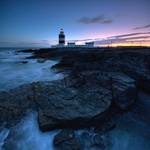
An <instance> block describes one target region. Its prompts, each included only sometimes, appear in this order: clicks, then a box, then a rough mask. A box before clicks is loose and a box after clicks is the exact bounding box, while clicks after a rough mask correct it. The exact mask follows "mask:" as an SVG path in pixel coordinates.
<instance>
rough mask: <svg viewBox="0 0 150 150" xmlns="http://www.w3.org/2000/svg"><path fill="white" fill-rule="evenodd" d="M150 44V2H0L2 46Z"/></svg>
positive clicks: (71, 0)
mask: <svg viewBox="0 0 150 150" xmlns="http://www.w3.org/2000/svg"><path fill="white" fill-rule="evenodd" d="M60 28H63V29H64V32H65V35H66V40H67V41H76V42H77V43H83V42H85V41H95V44H96V45H105V44H114V45H115V44H116V45H117V44H120V45H127V44H129V45H136V44H140V45H149V46H150V0H0V47H49V46H50V45H53V44H57V40H58V34H59V31H60Z"/></svg>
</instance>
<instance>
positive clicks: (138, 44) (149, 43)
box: [96, 42, 150, 47]
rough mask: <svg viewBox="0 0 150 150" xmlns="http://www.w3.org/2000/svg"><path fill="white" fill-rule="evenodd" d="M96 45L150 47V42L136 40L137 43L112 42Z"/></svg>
mask: <svg viewBox="0 0 150 150" xmlns="http://www.w3.org/2000/svg"><path fill="white" fill-rule="evenodd" d="M96 46H104V47H118V46H146V47H150V42H142V43H140V42H136V43H112V44H100V45H96Z"/></svg>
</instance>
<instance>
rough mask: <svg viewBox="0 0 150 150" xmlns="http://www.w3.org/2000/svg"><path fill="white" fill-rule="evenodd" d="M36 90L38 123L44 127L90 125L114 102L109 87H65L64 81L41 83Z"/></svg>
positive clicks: (47, 128) (43, 128) (45, 128)
mask: <svg viewBox="0 0 150 150" xmlns="http://www.w3.org/2000/svg"><path fill="white" fill-rule="evenodd" d="M39 86H41V87H40V88H38V89H37V90H36V93H37V97H38V100H37V104H38V106H40V107H39V111H38V113H39V117H38V121H39V125H40V128H41V129H42V130H43V131H44V130H50V129H55V128H60V127H61V128H62V127H68V128H78V127H86V126H91V125H92V122H91V120H92V119H94V118H95V117H96V116H101V114H103V113H104V112H105V111H107V110H108V109H109V107H110V105H111V99H112V98H111V95H110V91H109V90H107V89H104V88H102V87H99V89H94V88H93V89H83V88H82V89H80V90H79V89H76V88H72V87H64V83H63V82H60V84H59V86H58V82H57V85H56V84H51V86H49V85H48V84H41V85H39Z"/></svg>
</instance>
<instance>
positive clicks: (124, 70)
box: [0, 47, 150, 150]
mask: <svg viewBox="0 0 150 150" xmlns="http://www.w3.org/2000/svg"><path fill="white" fill-rule="evenodd" d="M23 52H30V53H31V52H32V53H33V56H31V57H30V58H32V59H33V58H34V59H59V60H60V62H59V63H58V64H56V65H54V66H53V67H52V68H53V69H55V70H56V71H59V72H64V73H65V74H66V76H65V77H64V79H61V80H57V81H49V82H35V83H32V84H27V85H22V86H20V87H18V88H15V89H12V90H10V91H8V92H0V113H1V117H0V123H1V124H0V125H1V126H5V127H12V126H14V125H16V124H17V123H18V122H19V121H20V119H21V118H22V117H23V116H24V115H26V113H27V112H29V111H37V112H38V123H39V127H40V129H41V130H42V131H44V132H45V131H50V130H54V129H63V130H62V131H60V133H58V134H57V135H56V136H55V138H54V146H55V147H56V148H57V149H61V150H82V149H83V147H87V148H88V149H91V150H92V148H93V149H94V148H95V149H96V150H100V149H105V148H106V147H107V146H109V140H107V138H106V137H107V136H104V135H105V134H106V135H107V132H108V131H110V130H113V129H114V128H115V126H116V125H117V118H119V117H121V116H122V115H123V114H126V113H128V112H130V113H132V112H134V111H137V114H138V113H139V114H140V115H142V116H143V115H145V118H144V120H143V121H145V122H146V123H147V124H149V121H148V120H150V116H149V115H146V114H144V111H143V110H140V107H138V99H139V92H140V91H143V92H144V93H148V94H150V61H149V60H150V49H149V48H136V47H135V48H112V49H111V48H108V49H107V48H95V49H92V50H91V49H82V50H81V49H40V50H28V51H23ZM147 103H148V104H149V102H147ZM146 110H147V109H146ZM146 113H147V112H146ZM85 128H86V129H91V128H92V129H93V130H92V131H90V132H88V133H84V134H83V135H80V136H76V134H75V133H74V131H73V130H75V129H85ZM90 135H91V136H90ZM83 140H85V141H83ZM81 141H82V142H81ZM87 142H88V143H89V145H88V146H87V145H86V143H87ZM81 143H82V144H81ZM83 143H84V144H83ZM90 143H91V144H90Z"/></svg>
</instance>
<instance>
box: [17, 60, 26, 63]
mask: <svg viewBox="0 0 150 150" xmlns="http://www.w3.org/2000/svg"><path fill="white" fill-rule="evenodd" d="M18 63H19V64H27V63H28V61H25V60H24V61H21V62H18Z"/></svg>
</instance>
